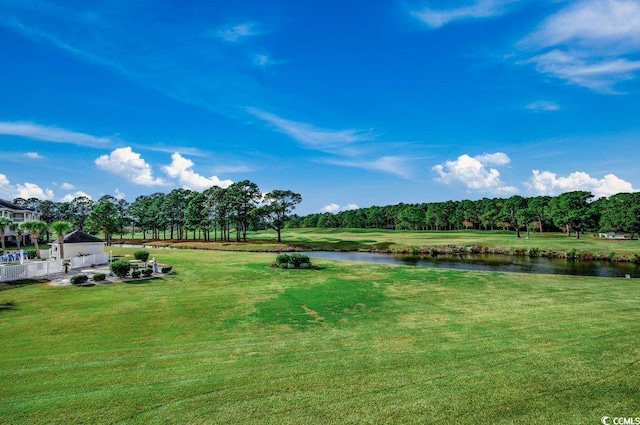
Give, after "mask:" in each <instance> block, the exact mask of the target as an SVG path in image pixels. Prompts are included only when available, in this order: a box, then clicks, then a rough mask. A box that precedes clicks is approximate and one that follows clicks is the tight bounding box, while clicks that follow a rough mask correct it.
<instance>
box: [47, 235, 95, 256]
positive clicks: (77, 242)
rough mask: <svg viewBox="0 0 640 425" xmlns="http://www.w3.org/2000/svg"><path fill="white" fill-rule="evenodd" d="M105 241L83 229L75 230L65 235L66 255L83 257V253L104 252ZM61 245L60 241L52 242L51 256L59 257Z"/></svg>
mask: <svg viewBox="0 0 640 425" xmlns="http://www.w3.org/2000/svg"><path fill="white" fill-rule="evenodd" d="M104 247H105V241H103V240H102V239H100V238H96V237H95V236H93V235H90V234H88V233H87V232H83V231H82V230H74V231H73V232H71V233H67V234H66V235H65V236H64V256H65V258H69V257H82V256H83V255H91V254H102V253H103V252H104ZM59 252H60V245H59V244H58V242H57V241H56V242H54V243H52V244H51V257H52V258H58V253H59Z"/></svg>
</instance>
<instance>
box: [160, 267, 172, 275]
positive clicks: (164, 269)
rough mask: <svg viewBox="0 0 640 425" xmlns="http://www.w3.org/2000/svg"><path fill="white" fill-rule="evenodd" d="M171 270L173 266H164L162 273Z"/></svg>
mask: <svg viewBox="0 0 640 425" xmlns="http://www.w3.org/2000/svg"><path fill="white" fill-rule="evenodd" d="M171 270H173V266H164V267H163V268H162V273H169V272H170V271H171Z"/></svg>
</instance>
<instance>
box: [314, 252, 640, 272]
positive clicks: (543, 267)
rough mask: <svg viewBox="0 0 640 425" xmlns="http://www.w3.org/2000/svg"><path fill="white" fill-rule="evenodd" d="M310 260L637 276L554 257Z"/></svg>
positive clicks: (619, 266)
mask: <svg viewBox="0 0 640 425" xmlns="http://www.w3.org/2000/svg"><path fill="white" fill-rule="evenodd" d="M304 254H306V255H308V256H309V257H311V258H314V257H315V258H324V259H330V260H345V261H360V262H366V263H381V264H397V265H409V266H415V267H436V268H446V269H457V270H478V271H498V272H512V273H536V274H562V275H574V276H600V277H626V276H627V275H628V276H629V277H632V278H637V277H640V265H638V264H635V263H619V262H609V261H575V260H566V259H556V258H529V257H514V256H509V255H498V254H459V255H437V256H435V257H431V256H414V255H398V254H377V253H371V252H335V251H311V252H305V253H304Z"/></svg>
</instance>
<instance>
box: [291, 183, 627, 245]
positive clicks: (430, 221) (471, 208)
mask: <svg viewBox="0 0 640 425" xmlns="http://www.w3.org/2000/svg"><path fill="white" fill-rule="evenodd" d="M288 226H289V227H295V228H356V229H367V228H370V229H390V230H461V229H477V230H496V229H504V230H507V229H510V230H513V231H515V234H516V236H517V237H520V235H521V232H523V231H526V232H531V231H537V232H545V231H563V232H566V233H567V235H570V234H573V233H575V236H576V238H579V237H580V234H581V233H584V232H618V233H623V234H629V235H631V236H633V235H634V234H636V233H638V232H640V192H634V193H619V194H616V195H612V196H611V197H609V198H599V199H594V195H593V194H592V193H590V192H587V191H573V192H567V193H563V194H561V195H558V196H555V197H552V196H535V197H529V198H526V197H522V196H519V195H514V196H511V197H509V198H482V199H479V200H476V201H471V200H462V201H445V202H431V203H420V204H404V203H400V204H395V205H388V206H372V207H367V208H358V209H354V210H349V211H341V212H339V213H336V214H333V213H317V214H309V215H307V216H297V215H295V216H293V217H291V220H290V221H289V223H288Z"/></svg>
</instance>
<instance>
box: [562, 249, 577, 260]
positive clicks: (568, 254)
mask: <svg viewBox="0 0 640 425" xmlns="http://www.w3.org/2000/svg"><path fill="white" fill-rule="evenodd" d="M564 256H565V257H566V258H567V259H569V260H579V259H580V254H578V252H577V251H576V250H575V249H571V250H569V251H567V252H566V253H565V255H564Z"/></svg>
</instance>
